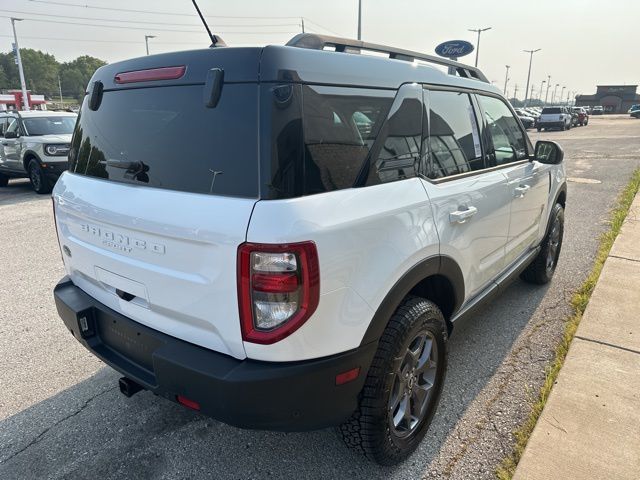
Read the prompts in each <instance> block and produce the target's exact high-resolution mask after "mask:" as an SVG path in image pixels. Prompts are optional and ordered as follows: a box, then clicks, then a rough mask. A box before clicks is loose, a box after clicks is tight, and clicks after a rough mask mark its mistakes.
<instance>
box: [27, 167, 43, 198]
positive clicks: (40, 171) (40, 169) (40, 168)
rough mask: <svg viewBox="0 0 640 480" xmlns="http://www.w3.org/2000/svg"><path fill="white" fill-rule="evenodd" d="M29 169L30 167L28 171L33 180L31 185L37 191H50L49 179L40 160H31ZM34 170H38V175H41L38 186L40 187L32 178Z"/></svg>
mask: <svg viewBox="0 0 640 480" xmlns="http://www.w3.org/2000/svg"><path fill="white" fill-rule="evenodd" d="M28 169H29V171H28V172H27V173H28V174H29V181H30V182H31V186H32V187H33V190H34V191H35V192H36V193H47V192H48V181H47V178H46V177H45V175H44V172H43V171H42V167H41V166H40V164H39V163H38V161H37V160H31V161H30V162H29V165H28ZM32 170H33V171H35V172H37V175H38V177H39V180H40V187H38V188H36V185H34V183H33V180H32V178H31V172H32Z"/></svg>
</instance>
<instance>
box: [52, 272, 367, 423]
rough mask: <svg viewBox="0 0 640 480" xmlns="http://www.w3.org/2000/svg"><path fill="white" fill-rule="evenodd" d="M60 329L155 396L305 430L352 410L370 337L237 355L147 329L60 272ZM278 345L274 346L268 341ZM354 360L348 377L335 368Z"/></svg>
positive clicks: (214, 413) (225, 418) (216, 414)
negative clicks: (287, 354) (316, 351)
mask: <svg viewBox="0 0 640 480" xmlns="http://www.w3.org/2000/svg"><path fill="white" fill-rule="evenodd" d="M54 296H55V301H56V307H57V309H58V313H59V314H60V317H62V319H63V321H64V323H65V324H66V326H67V328H68V329H69V330H70V331H71V333H72V334H73V335H74V336H75V338H76V339H77V340H78V341H80V343H82V344H83V345H84V346H85V347H86V348H87V349H89V350H90V351H91V352H93V353H94V354H95V355H96V356H98V357H99V358H100V359H102V360H103V361H104V362H105V363H107V364H108V365H110V366H111V367H113V368H114V369H116V370H117V371H119V372H120V373H122V374H123V375H125V376H126V377H128V378H130V379H132V380H134V381H135V382H136V383H138V384H140V385H142V386H143V387H144V388H145V389H147V390H150V391H152V392H154V393H156V394H158V395H162V396H163V397H166V398H168V399H170V400H173V401H176V397H177V396H178V395H181V396H184V397H186V398H189V399H191V400H193V401H195V402H197V403H198V404H199V405H200V411H201V412H202V413H204V414H206V415H209V416H211V417H213V418H215V419H218V420H220V421H222V422H225V423H228V424H230V425H234V426H237V427H241V428H258V429H267V430H282V431H304V430H314V429H318V428H325V427H329V426H334V425H338V424H340V423H341V422H343V421H344V420H346V419H347V418H348V417H349V416H350V415H351V413H352V412H353V411H354V410H355V408H356V406H357V401H358V395H359V393H360V391H361V390H362V387H363V385H364V380H365V377H366V374H367V371H368V370H369V366H370V364H371V362H372V360H373V356H374V354H375V350H376V343H370V344H368V345H364V346H361V347H359V348H358V349H356V350H352V351H349V352H346V353H341V354H338V355H334V356H331V357H325V358H321V359H314V360H306V361H300V362H284V363H281V362H260V361H255V360H249V359H246V360H237V359H235V358H232V357H230V356H227V355H224V354H221V353H218V352H214V351H212V350H208V349H206V348H202V347H200V346H197V345H193V344H191V343H188V342H185V341H183V340H179V339H176V338H174V337H171V336H169V335H166V334H163V333H161V332H158V331H156V330H153V329H150V328H148V327H146V326H144V325H141V324H139V323H137V322H134V321H133V320H131V319H129V318H127V317H125V316H123V315H121V314H119V313H117V312H115V311H113V310H111V309H109V308H108V307H106V306H105V305H103V304H101V303H99V302H98V301H96V300H95V299H94V298H93V297H91V296H89V295H87V294H86V293H84V292H83V291H82V290H80V289H79V288H78V287H76V286H75V285H74V284H73V283H72V282H71V281H70V280H69V279H68V278H67V277H65V278H64V279H62V281H61V282H60V283H59V284H58V285H57V286H56V287H55V289H54ZM274 348H277V346H274ZM356 367H360V375H359V376H358V378H357V379H356V380H354V381H352V382H349V383H346V384H344V385H339V386H336V385H335V377H336V375H337V374H339V373H342V372H345V371H347V370H350V369H353V368H356Z"/></svg>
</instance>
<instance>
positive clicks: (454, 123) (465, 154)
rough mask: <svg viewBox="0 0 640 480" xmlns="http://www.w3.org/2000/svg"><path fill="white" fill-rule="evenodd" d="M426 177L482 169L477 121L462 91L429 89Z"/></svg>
mask: <svg viewBox="0 0 640 480" xmlns="http://www.w3.org/2000/svg"><path fill="white" fill-rule="evenodd" d="M428 97H429V112H430V113H429V142H428V149H429V168H428V173H427V175H428V177H429V178H443V177H448V176H450V175H456V174H459V173H466V172H470V171H473V170H481V169H482V168H484V163H483V161H482V148H481V143H480V134H479V131H478V123H477V120H476V116H475V112H474V108H473V105H472V103H471V99H470V97H469V95H468V94H466V93H462V92H443V91H437V90H434V91H430V92H429V95H428Z"/></svg>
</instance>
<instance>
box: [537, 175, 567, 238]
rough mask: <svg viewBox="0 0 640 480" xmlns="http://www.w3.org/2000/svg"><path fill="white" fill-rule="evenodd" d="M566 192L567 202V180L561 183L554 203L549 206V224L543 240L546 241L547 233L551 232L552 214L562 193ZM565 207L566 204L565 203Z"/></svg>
mask: <svg viewBox="0 0 640 480" xmlns="http://www.w3.org/2000/svg"><path fill="white" fill-rule="evenodd" d="M562 194H564V199H565V204H566V201H567V182H563V183H562V185H560V188H558V192H557V193H556V196H555V198H554V199H553V203H552V204H551V206H550V208H549V216H548V217H547V225H546V227H545V229H544V237H542V240H541V242H544V239H545V238H547V235H548V234H549V229H550V228H551V215H553V207H554V205H555V204H556V203H559V202H558V200H559V199H560V195H562ZM563 208H564V205H563Z"/></svg>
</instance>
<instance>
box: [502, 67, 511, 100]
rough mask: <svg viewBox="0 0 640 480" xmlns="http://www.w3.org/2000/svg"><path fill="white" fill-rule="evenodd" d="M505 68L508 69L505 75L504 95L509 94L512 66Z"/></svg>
mask: <svg viewBox="0 0 640 480" xmlns="http://www.w3.org/2000/svg"><path fill="white" fill-rule="evenodd" d="M505 67H506V68H507V73H505V74H504V94H505V95H506V94H507V84H508V83H509V69H510V68H511V65H505Z"/></svg>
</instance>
